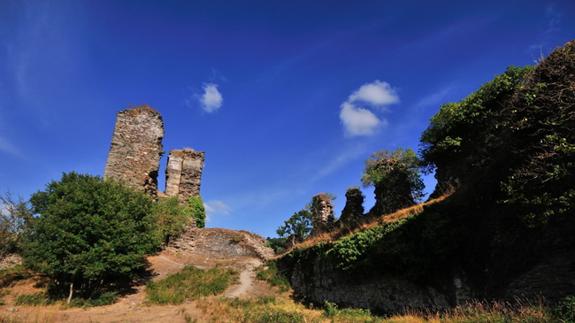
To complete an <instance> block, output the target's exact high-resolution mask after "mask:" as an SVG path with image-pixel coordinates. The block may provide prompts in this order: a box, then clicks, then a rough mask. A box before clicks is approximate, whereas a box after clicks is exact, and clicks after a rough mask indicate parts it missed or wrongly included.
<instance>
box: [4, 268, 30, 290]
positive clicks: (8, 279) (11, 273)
mask: <svg viewBox="0 0 575 323" xmlns="http://www.w3.org/2000/svg"><path fill="white" fill-rule="evenodd" d="M28 277H30V273H29V272H28V270H26V268H24V266H22V265H16V266H13V267H10V268H6V269H0V288H3V287H8V286H10V285H11V284H12V283H13V282H15V281H17V280H21V279H26V278H28Z"/></svg>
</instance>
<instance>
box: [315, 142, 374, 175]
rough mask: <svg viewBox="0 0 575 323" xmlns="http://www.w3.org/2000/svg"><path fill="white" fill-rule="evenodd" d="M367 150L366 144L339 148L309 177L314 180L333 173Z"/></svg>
mask: <svg viewBox="0 0 575 323" xmlns="http://www.w3.org/2000/svg"><path fill="white" fill-rule="evenodd" d="M367 150H368V147H367V145H366V144H360V145H354V146H353V147H348V148H345V149H343V150H341V151H340V152H339V153H338V154H337V155H335V156H333V157H332V158H331V159H330V160H328V161H327V162H326V163H324V164H323V165H322V166H321V167H320V168H319V169H318V170H317V172H316V174H315V175H314V176H313V177H311V182H315V181H317V180H320V179H322V178H324V177H326V176H329V175H331V174H333V173H335V172H336V171H338V170H340V169H341V168H342V167H344V166H346V165H347V164H349V163H351V162H353V161H354V160H356V159H358V158H360V157H362V156H364V155H365V154H366V152H367Z"/></svg>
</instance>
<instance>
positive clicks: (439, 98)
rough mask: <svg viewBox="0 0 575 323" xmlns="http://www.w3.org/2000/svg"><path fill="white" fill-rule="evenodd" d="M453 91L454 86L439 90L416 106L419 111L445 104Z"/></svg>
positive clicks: (425, 97) (422, 99)
mask: <svg viewBox="0 0 575 323" xmlns="http://www.w3.org/2000/svg"><path fill="white" fill-rule="evenodd" d="M451 91H453V87H452V86H446V87H444V88H442V89H439V90H437V91H435V92H433V93H431V94H429V95H427V96H424V97H423V98H421V99H420V100H419V101H418V102H417V103H416V104H415V107H416V108H418V109H421V108H425V107H430V106H437V105H439V104H442V103H445V102H443V101H444V100H445V98H446V97H447V95H449V94H450V93H451Z"/></svg>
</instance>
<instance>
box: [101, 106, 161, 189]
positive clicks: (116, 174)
mask: <svg viewBox="0 0 575 323" xmlns="http://www.w3.org/2000/svg"><path fill="white" fill-rule="evenodd" d="M163 137H164V122H163V120H162V116H161V115H160V114H159V113H158V112H157V111H156V110H154V109H152V108H150V107H149V106H146V105H144V106H140V107H137V108H134V109H127V110H124V111H121V112H120V113H118V116H117V118H116V126H115V128H114V136H113V137H112V146H111V148H110V153H109V154H108V162H107V163H106V170H105V171H104V178H108V179H114V180H117V181H119V182H122V183H124V184H125V185H127V186H129V187H131V188H133V189H136V190H140V191H143V192H146V193H148V194H150V195H152V196H156V195H157V191H158V169H159V167H160V158H161V157H162V139H163Z"/></svg>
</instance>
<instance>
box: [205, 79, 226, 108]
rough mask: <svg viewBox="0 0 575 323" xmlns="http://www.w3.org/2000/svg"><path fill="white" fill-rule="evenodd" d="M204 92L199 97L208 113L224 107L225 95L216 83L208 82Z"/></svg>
mask: <svg viewBox="0 0 575 323" xmlns="http://www.w3.org/2000/svg"><path fill="white" fill-rule="evenodd" d="M203 91H204V93H203V94H202V95H201V96H200V97H199V101H200V105H201V107H202V109H204V111H206V112H208V113H212V112H215V111H217V110H219V109H220V108H221V107H222V104H223V103H224V97H223V96H222V93H221V92H220V90H219V89H218V85H217V84H215V83H206V84H204V86H203Z"/></svg>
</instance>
